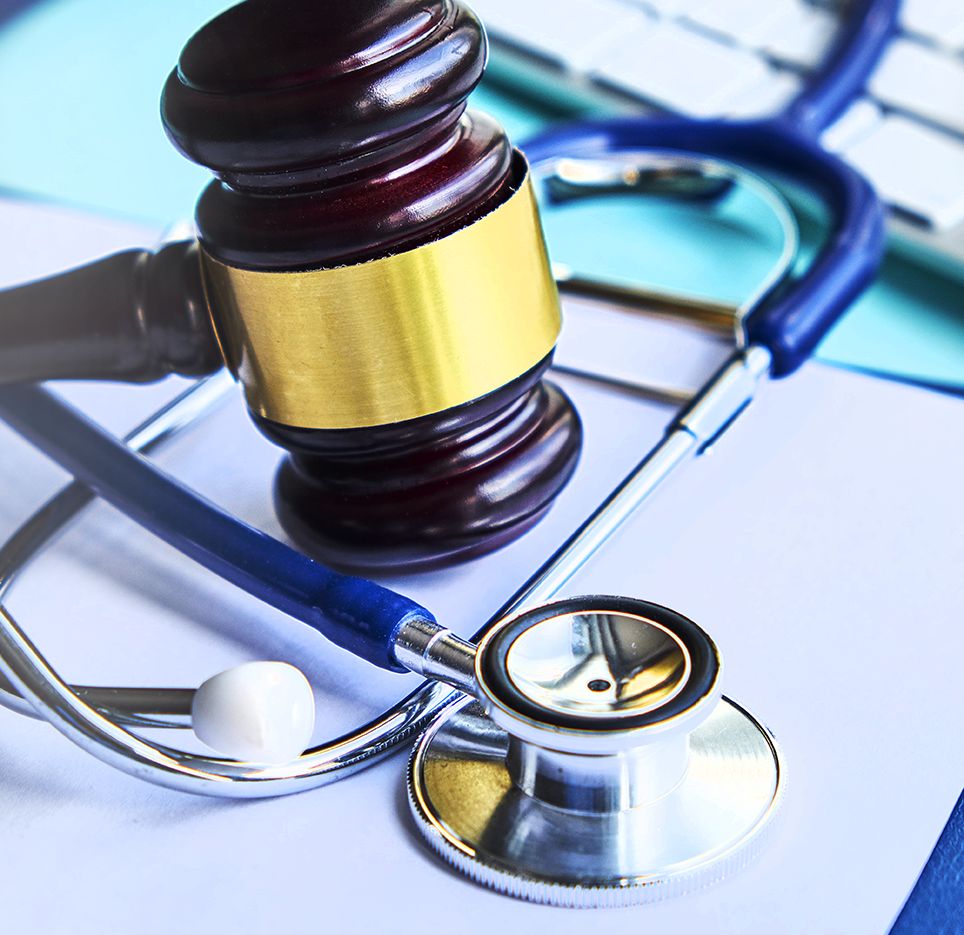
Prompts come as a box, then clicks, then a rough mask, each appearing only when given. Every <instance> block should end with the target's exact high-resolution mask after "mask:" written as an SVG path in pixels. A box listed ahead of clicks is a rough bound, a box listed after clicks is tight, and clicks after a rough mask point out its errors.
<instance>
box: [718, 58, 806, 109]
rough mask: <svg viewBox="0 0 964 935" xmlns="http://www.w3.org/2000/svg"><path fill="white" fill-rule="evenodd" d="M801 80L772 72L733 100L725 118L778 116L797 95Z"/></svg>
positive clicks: (728, 106)
mask: <svg viewBox="0 0 964 935" xmlns="http://www.w3.org/2000/svg"><path fill="white" fill-rule="evenodd" d="M802 85H803V79H802V78H801V77H800V76H799V75H795V74H793V72H789V71H774V70H772V69H769V73H768V74H767V76H766V78H764V79H763V81H761V82H759V83H758V84H755V85H754V86H753V87H751V88H748V89H747V90H746V91H743V92H742V93H741V94H739V95H737V96H736V97H734V98H733V100H732V101H730V103H729V104H728V105H727V107H726V116H727V117H734V118H739V119H742V120H750V119H752V118H754V117H769V116H771V115H773V114H778V113H780V111H782V110H783V109H784V108H785V107H786V106H787V104H789V103H790V102H791V101H792V100H793V99H794V98H795V97H796V96H797V95H798V94H799V93H800V88H801V87H802Z"/></svg>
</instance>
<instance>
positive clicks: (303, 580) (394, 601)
mask: <svg viewBox="0 0 964 935" xmlns="http://www.w3.org/2000/svg"><path fill="white" fill-rule="evenodd" d="M0 418H2V419H3V420H4V421H5V422H7V423H8V424H9V425H10V426H11V427H12V428H13V429H15V430H16V431H17V432H18V433H19V434H20V435H22V436H23V437H24V438H25V439H27V440H28V441H29V442H30V443H31V444H33V445H34V446H36V447H37V448H39V449H40V450H41V451H42V452H43V453H44V454H45V455H47V456H48V457H50V458H51V459H53V460H54V461H55V462H57V464H59V465H60V466H61V467H62V468H64V470H66V471H68V472H69V473H70V474H72V475H73V476H74V477H75V478H76V479H77V480H79V481H80V482H81V483H83V484H85V485H86V486H87V487H89V488H90V489H91V490H93V491H94V492H95V493H96V494H97V495H98V496H100V497H102V498H103V499H104V500H106V501H107V502H108V503H110V504H111V505H112V506H115V507H116V508H117V509H119V510H121V511H122V512H123V513H125V514H126V515H127V516H130V517H131V519H133V520H135V521H136V522H137V523H139V524H140V525H141V526H143V527H144V528H145V529H147V530H149V531H150V532H152V533H153V534H154V535H156V536H158V537H159V538H160V539H163V540H164V541H165V542H167V543H169V544H170V545H172V546H174V548H176V549H178V551H180V552H183V553H184V554H185V555H187V556H188V557H189V558H192V559H194V561H196V562H198V563H199V564H201V565H203V566H204V567H205V568H207V569H208V570H210V571H212V572H214V573H215V574H216V575H219V576H220V577H222V578H224V579H225V580H226V581H230V582H231V583H232V584H234V585H237V587H239V588H241V589H242V590H244V591H247V592H248V593H249V594H252V595H254V596H255V597H257V598H259V599H260V600H262V601H264V602H265V603H267V604H270V605H271V606H272V607H276V608H278V610H281V611H284V613H286V614H289V615H290V616H292V617H294V618H296V619H297V620H300V621H302V622H303V623H306V624H308V626H310V627H313V628H314V629H315V630H317V631H318V632H319V633H321V634H323V635H324V636H326V637H327V638H328V639H330V640H331V641H332V642H333V643H336V644H337V645H339V646H341V647H342V648H344V649H347V650H348V651H349V652H352V653H354V654H355V655H356V656H360V657H361V658H362V659H367V660H368V661H369V662H371V663H374V664H375V665H376V666H380V667H381V668H383V669H391V670H393V671H398V672H404V671H406V670H405V669H404V667H403V666H401V665H400V664H399V663H398V661H397V660H396V659H395V651H394V644H395V636H396V634H397V633H398V630H399V628H400V627H401V626H402V625H403V624H404V623H406V622H408V621H410V620H414V619H416V618H422V619H427V620H434V617H433V616H432V614H431V613H429V611H427V610H426V609H425V608H424V607H421V606H420V605H419V604H416V603H415V602H414V601H411V600H409V599H408V598H407V597H403V596H402V595H400V594H396V593H395V592H394V591H390V590H389V589H388V588H383V587H381V585H378V584H375V583H374V582H372V581H367V580H365V579H364V578H355V577H351V576H349V575H342V574H339V573H338V572H335V571H332V570H331V569H329V568H325V567H324V566H323V565H319V564H318V563H317V562H314V561H312V560H311V559H310V558H308V557H307V556H304V555H302V554H301V553H300V552H297V551H295V550H294V549H292V548H290V547H289V546H287V545H285V544H284V543H283V542H279V541H278V540H277V539H273V538H272V537H271V536H269V535H267V534H266V533H264V532H261V531H260V530H258V529H255V528H254V527H252V526H249V525H248V524H247V523H244V522H242V521H241V520H239V519H236V518H235V517H233V516H231V515H229V514H228V513H226V512H225V511H224V510H222V509H220V508H219V507H217V506H215V505H214V504H213V503H211V502H210V501H208V500H206V499H204V498H203V497H200V496H198V494H196V493H195V492H193V491H190V490H187V489H186V488H185V487H183V486H182V485H181V484H179V483H178V482H177V481H176V480H174V479H173V478H172V477H170V476H169V475H167V474H165V473H164V472H163V471H161V470H160V469H159V468H157V467H155V466H154V465H153V464H151V463H150V462H149V461H148V460H147V459H146V458H144V457H142V456H140V455H137V454H135V453H134V452H132V451H130V450H129V449H128V448H127V447H126V446H125V445H124V444H123V443H122V442H120V441H118V440H117V439H116V438H114V437H113V436H112V435H110V434H109V433H107V432H105V431H104V430H103V429H101V428H100V427H99V426H97V425H95V424H94V423H92V422H91V421H89V420H88V419H86V418H85V417H84V416H82V415H81V414H80V413H78V412H77V411H76V410H74V409H72V408H71V407H70V406H68V405H67V404H66V403H63V402H61V401H59V400H58V399H57V398H56V397H55V396H53V395H52V394H51V393H49V392H47V391H46V390H44V389H42V388H41V387H38V386H34V385H32V384H19V385H11V386H5V387H0Z"/></svg>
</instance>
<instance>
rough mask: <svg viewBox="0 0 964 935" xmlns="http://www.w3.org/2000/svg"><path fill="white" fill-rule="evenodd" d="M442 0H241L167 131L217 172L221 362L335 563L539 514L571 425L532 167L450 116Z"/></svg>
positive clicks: (486, 129) (204, 242)
mask: <svg viewBox="0 0 964 935" xmlns="http://www.w3.org/2000/svg"><path fill="white" fill-rule="evenodd" d="M485 59H486V44H485V36H484V33H483V30H482V27H481V25H480V23H479V21H478V20H477V19H476V17H475V16H474V15H473V14H472V13H471V12H470V11H469V10H468V9H467V8H466V7H463V6H461V5H460V4H458V3H456V2H454V0H430V2H425V0H352V2H350V3H346V2H344V0H315V2H313V3H310V4H308V3H303V2H301V0H258V2H255V0H251V2H247V3H241V4H239V5H238V6H235V7H233V8H232V9H230V10H228V11H227V12H225V13H224V14H222V15H221V16H219V17H218V18H217V19H215V20H213V21H212V22H211V23H209V24H208V25H207V26H205V27H204V28H203V29H202V30H201V31H200V32H198V33H197V34H196V35H195V36H194V37H193V38H192V39H191V40H190V42H189V43H188V44H187V46H186V47H185V49H184V51H183V53H182V55H181V58H180V62H179V64H178V67H177V69H175V71H173V72H172V74H171V76H170V78H169V79H168V82H167V85H166V87H165V90H164V96H163V100H162V113H163V119H164V124H165V127H166V128H167V132H168V134H169V136H170V137H171V139H172V140H173V142H174V144H175V145H176V146H177V147H178V149H180V151H181V152H182V153H184V154H185V155H186V156H188V157H189V158H190V159H192V160H194V161H196V162H199V163H202V164H203V165H206V166H208V167H209V168H210V169H212V170H213V171H214V173H215V175H216V176H217V178H216V179H215V180H214V181H213V182H212V183H211V184H210V185H209V186H208V187H207V189H206V190H205V191H204V192H203V194H202V195H201V198H200V200H199V203H198V207H197V229H198V237H199V241H200V244H201V257H202V260H201V262H202V270H203V275H204V280H205V289H206V292H207V296H208V301H209V305H210V308H211V314H212V319H213V321H214V325H215V330H216V332H217V337H218V341H219V343H220V345H221V349H222V352H223V354H224V358H225V361H226V362H227V365H228V366H229V368H230V369H231V370H232V371H233V372H234V374H235V375H236V376H237V378H238V379H239V381H240V382H241V384H242V386H243V388H244V393H245V397H246V400H247V403H248V406H249V408H250V410H251V412H252V414H253V417H254V419H255V421H256V423H257V425H258V426H259V428H260V429H261V431H262V432H264V434H265V435H267V436H268V437H269V438H270V439H272V440H273V441H275V442H276V443H278V444H280V445H281V446H282V447H284V448H286V449H287V450H288V451H289V452H290V457H289V458H287V459H286V460H285V462H284V463H283V464H282V467H281V469H280V470H279V472H278V476H277V479H276V501H277V504H278V509H279V513H280V516H281V519H282V522H283V523H284V525H285V527H286V529H287V530H288V531H289V533H290V534H291V535H292V536H293V537H294V538H295V539H296V540H298V541H299V542H300V543H301V544H303V545H304V546H306V547H307V548H308V549H309V550H310V551H313V552H315V553H316V554H319V555H321V557H323V558H326V559H327V560H329V561H335V562H337V563H339V564H341V565H349V566H372V565H406V566H410V565H417V564H421V563H425V562H432V563H434V562H437V561H438V560H440V559H450V558H458V557H465V556H468V555H471V554H476V553H479V552H482V551H486V550H488V549H491V548H493V547H496V546H498V545H501V544H502V543H504V542H507V541H509V540H511V539H512V538H514V537H515V536H517V535H519V534H520V533H521V532H523V531H524V530H525V529H527V528H528V527H529V526H531V525H532V524H533V523H534V522H536V521H537V520H538V519H539V517H540V516H541V515H542V514H543V513H544V511H545V510H546V509H547V508H548V506H549V505H550V504H551V502H552V501H553V499H554V497H555V496H556V495H557V494H558V492H559V491H560V490H561V488H562V487H563V486H564V484H565V483H566V481H567V480H568V478H569V476H570V475H571V473H572V471H573V468H574V466H575V463H576V460H577V457H578V453H579V448H580V442H581V428H580V424H579V420H578V417H577V415H576V413H575V411H574V409H573V407H572V405H571V403H570V402H569V400H568V399H567V398H566V397H565V395H564V394H563V393H562V392H561V391H560V390H559V389H558V388H556V387H555V386H553V385H551V384H547V383H544V382H542V376H543V374H544V373H545V371H546V369H547V367H548V366H549V363H550V361H551V358H552V353H553V348H554V345H555V342H556V339H557V336H558V333H559V327H560V315H559V306H558V296H557V293H556V289H555V285H554V283H553V280H552V276H551V274H550V269H549V264H548V261H547V257H546V250H545V244H544V241H543V237H542V231H541V227H540V223H539V217H538V211H537V208H536V203H535V200H534V196H533V192H532V187H531V183H530V180H529V178H528V173H527V168H526V164H525V160H524V159H523V157H522V156H521V154H520V153H518V152H517V151H515V150H513V148H512V147H511V145H510V143H509V141H508V140H507V139H506V136H505V133H504V132H503V130H502V128H501V127H500V126H499V125H498V124H497V123H496V122H495V121H493V120H492V119H491V118H489V117H487V116H484V115H482V114H479V113H474V112H472V111H467V110H466V103H465V102H466V97H467V96H468V94H469V93H470V92H471V91H472V89H473V88H474V87H475V86H476V85H477V83H478V82H479V80H480V78H481V76H482V70H483V67H484V64H485Z"/></svg>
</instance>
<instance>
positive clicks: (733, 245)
mask: <svg viewBox="0 0 964 935" xmlns="http://www.w3.org/2000/svg"><path fill="white" fill-rule="evenodd" d="M230 5H231V4H230V3H228V2H224V0H166V2H164V3H136V2H135V3H132V2H130V0H47V2H45V3H40V4H38V5H37V6H35V7H33V8H31V9H29V10H28V11H26V12H24V13H21V14H19V15H17V16H15V17H13V18H12V19H11V20H10V21H9V22H8V23H7V25H6V27H5V28H4V30H3V32H2V33H0V87H2V88H4V89H5V93H4V94H3V95H2V96H0V127H2V128H3V143H2V146H0V188H3V189H6V191H7V192H8V193H15V194H20V195H27V196H30V197H37V198H44V199H52V200H55V201H57V202H60V203H67V204H71V205H75V206H77V207H80V208H84V209H93V210H96V211H98V212H102V213H107V214H111V215H116V216H118V217H123V218H128V219H134V220H143V221H147V222H150V223H154V224H158V225H166V224H168V223H170V222H172V221H174V220H177V219H179V218H183V217H186V216H189V215H190V214H191V212H192V209H193V203H194V200H195V198H196V196H197V193H198V192H199V190H200V189H201V187H202V186H203V185H204V184H206V182H207V181H208V179H209V178H210V176H209V175H208V173H207V172H206V171H205V170H204V169H201V168H198V167H197V166H193V165H191V164H190V163H188V162H187V161H186V160H184V159H183V158H182V157H180V156H179V155H178V154H177V153H176V152H175V151H174V149H173V148H172V147H171V145H170V143H169V142H168V141H167V139H166V138H165V136H164V132H163V129H162V128H161V124H160V118H159V116H158V97H159V94H160V89H161V87H162V85H163V82H164V80H165V78H166V76H167V73H168V71H169V70H170V68H171V67H172V65H173V64H174V63H175V62H176V60H177V56H178V52H179V51H180V49H181V46H182V45H183V43H184V41H185V40H186V38H187V37H188V36H190V34H191V33H192V32H193V31H194V30H195V29H196V28H197V27H198V26H199V25H201V24H202V23H203V22H204V21H206V20H207V19H208V18H210V17H211V16H212V15H214V14H215V13H217V12H219V11H220V10H222V9H225V8H226V7H227V6H230ZM473 105H474V106H476V107H481V108H483V109H486V110H489V111H491V112H493V113H495V114H497V115H498V116H499V117H500V118H501V119H502V120H503V121H504V123H505V124H506V126H507V128H508V129H509V131H510V134H511V135H512V137H513V139H514V140H516V141H521V140H524V139H525V138H526V137H527V136H528V135H530V134H532V133H533V132H536V131H537V130H538V129H539V128H540V127H542V126H544V125H545V124H546V123H547V122H549V121H551V120H552V119H553V118H554V117H558V114H555V115H554V114H553V113H551V112H549V111H548V110H538V109H535V108H533V107H531V106H528V105H524V104H522V103H521V102H520V101H519V100H518V99H517V98H514V97H513V96H511V95H509V94H507V93H506V92H505V91H503V90H499V89H496V88H495V87H493V86H489V85H483V87H482V88H480V89H479V91H477V92H476V94H475V96H474V100H473ZM546 229H547V236H548V240H549V244H550V250H551V252H552V254H553V258H554V259H557V260H560V261H563V262H565V263H567V264H569V265H571V266H573V267H575V268H577V269H579V270H580V271H584V272H595V273H598V274H603V275H606V276H608V277H611V278H617V279H624V280H641V281H645V282H647V283H650V284H653V285H660V286H664V287H667V288H671V289H675V290H678V291H682V292H686V293H690V294H696V295H705V296H712V297H716V298H721V299H728V300H733V301H738V300H739V299H740V298H742V297H743V296H744V295H746V294H747V293H749V292H750V291H752V289H753V287H754V286H755V284H756V283H757V282H758V281H759V278H760V277H761V276H763V275H764V274H765V272H766V270H767V268H768V266H769V264H770V263H772V262H773V260H774V259H775V257H776V254H777V251H778V242H777V237H776V235H775V225H774V223H773V221H772V220H771V219H770V218H769V215H768V213H767V212H765V211H762V210H761V207H760V205H759V204H758V203H756V202H755V201H754V199H753V198H752V197H749V196H747V197H737V198H731V199H728V200H727V201H726V202H725V203H724V204H723V206H722V207H721V208H719V209H717V210H714V211H709V212H708V211H706V210H704V209H695V208H686V207H679V206H674V205H670V204H667V203H663V202H659V201H656V200H645V201H644V200H636V201H634V202H629V201H627V200H622V201H619V202H616V201H610V202H608V203H605V204H601V203H599V202H595V203H589V204H581V205H577V206H569V207H566V208H565V209H560V210H552V211H547V213H546ZM804 230H805V234H807V239H808V241H813V240H814V238H815V237H816V236H817V234H818V231H817V230H816V229H815V228H814V227H813V224H812V223H810V224H809V225H808V224H804ZM819 356H820V357H821V358H823V359H824V360H828V361H832V362H835V363H839V364H843V365H846V366H850V367H855V368H860V369H864V370H868V371H872V372H877V373H882V374H887V375H891V376H895V377H899V378H905V379H909V380H913V381H916V382H922V383H926V384H930V385H935V386H943V387H947V388H956V389H961V388H964V286H962V285H961V284H960V283H959V282H955V281H953V280H951V279H948V278H944V277H942V276H940V275H938V274H936V273H933V272H929V271H925V270H923V269H921V268H917V267H914V266H913V265H911V264H910V262H909V261H907V260H905V259H902V258H900V257H897V256H890V257H888V259H887V261H886V263H885V266H884V269H883V272H882V275H881V277H880V279H879V281H878V282H877V284H876V285H875V286H874V287H873V288H872V289H871V290H869V291H868V293H867V294H866V295H865V296H864V297H863V298H862V299H861V300H860V301H859V302H857V303H856V305H855V306H854V308H853V309H852V310H851V311H850V312H849V313H848V315H847V316H846V317H845V318H844V319H843V320H842V321H841V322H840V323H839V324H838V326H837V327H836V328H835V329H834V330H833V332H832V333H831V334H830V335H829V336H828V337H827V339H826V340H825V341H824V342H823V344H822V345H821V347H820V350H819Z"/></svg>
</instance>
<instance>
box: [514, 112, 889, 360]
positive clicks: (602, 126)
mask: <svg viewBox="0 0 964 935" xmlns="http://www.w3.org/2000/svg"><path fill="white" fill-rule="evenodd" d="M650 149H655V150H659V151H661V152H664V153H668V154H672V153H679V154H680V155H685V156H690V155H699V156H704V157H706V156H708V157H718V158H721V159H726V160H730V161H733V162H737V163H741V164H745V165H749V166H753V167H755V168H758V169H761V170H763V171H765V172H770V173H773V174H776V175H779V176H781V177H785V178H789V179H790V180H791V181H792V182H795V183H797V184H798V185H800V186H801V187H803V188H805V189H806V191H807V192H808V193H809V194H812V195H814V196H815V197H817V198H818V199H819V201H820V202H821V203H822V204H823V205H824V207H825V208H826V210H827V213H828V215H829V217H830V229H829V232H828V235H827V238H826V241H825V242H824V243H823V245H822V246H821V248H820V250H819V253H818V254H817V256H816V258H815V259H814V260H813V262H812V263H811V265H810V267H809V269H808V270H807V272H806V274H805V275H804V276H802V277H801V278H800V279H799V280H798V281H797V282H796V283H795V284H794V286H792V287H790V288H787V289H783V290H778V291H776V292H775V293H774V294H771V295H770V296H767V297H764V299H763V301H762V302H761V303H760V304H759V305H758V307H757V308H756V309H754V310H753V311H752V312H751V313H750V315H749V316H748V318H747V321H746V326H747V338H748V341H747V343H748V344H751V345H753V344H755V345H759V346H762V347H764V348H766V349H767V350H768V351H769V352H770V354H771V356H772V359H773V363H772V367H771V374H772V375H773V376H775V377H781V376H787V375H789V374H791V373H793V372H794V371H795V370H796V369H797V368H798V367H799V366H800V365H801V364H802V363H803V362H804V361H805V360H806V359H807V358H808V357H809V356H810V354H811V353H812V351H813V350H814V348H815V347H816V345H817V344H818V343H819V342H820V340H821V339H822V338H823V336H824V335H825V334H826V333H827V331H828V330H829V329H830V328H831V326H832V325H833V324H834V323H835V322H836V321H837V319H838V318H839V317H840V315H842V314H843V312H844V311H845V310H846V309H847V308H848V307H849V306H850V304H851V302H852V301H853V300H854V298H855V297H856V296H857V295H859V294H860V292H861V291H862V290H863V289H864V288H865V287H866V286H867V285H868V283H869V282H870V281H871V280H872V279H873V276H874V274H875V272H876V270H877V267H878V265H879V263H880V260H881V257H882V256H883V251H884V245H885V241H886V230H885V225H884V211H883V207H882V205H881V203H880V200H879V199H878V198H877V196H876V194H875V193H874V190H873V189H872V188H871V186H870V185H869V184H868V182H867V181H866V180H865V179H864V178H863V177H862V176H861V175H860V174H859V173H857V172H856V171H854V170H853V169H851V168H850V167H849V166H848V165H847V164H846V163H844V162H843V161H842V160H841V159H839V158H838V157H836V156H834V155H833V154H831V153H828V152H826V151H825V150H823V149H821V148H820V146H819V145H818V144H816V143H815V142H813V141H812V140H810V139H808V138H807V137H805V136H803V135H801V134H799V133H797V132H796V131H794V130H793V129H792V128H790V127H789V126H788V125H786V124H785V123H783V122H777V121H759V122H752V123H731V122H727V121H693V120H686V119H677V118H653V119H637V118H632V119H618V120H605V121H598V122H594V123H584V124H578V125H574V126H572V127H568V128H567V127H560V128H559V129H556V130H551V131H549V132H547V133H545V134H542V135H540V136H538V137H537V138H536V139H534V140H532V141H530V142H529V144H528V146H527V150H526V152H527V155H528V156H529V159H530V161H531V163H532V164H533V166H534V167H535V168H538V167H539V166H540V165H542V164H546V163H551V162H553V161H555V160H558V159H561V158H563V157H565V158H572V159H578V158H579V157H585V158H602V157H611V158H614V159H616V158H618V155H619V154H620V153H621V152H625V153H627V154H631V153H632V152H633V151H637V150H650ZM627 158H629V157H628V156H627Z"/></svg>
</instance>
